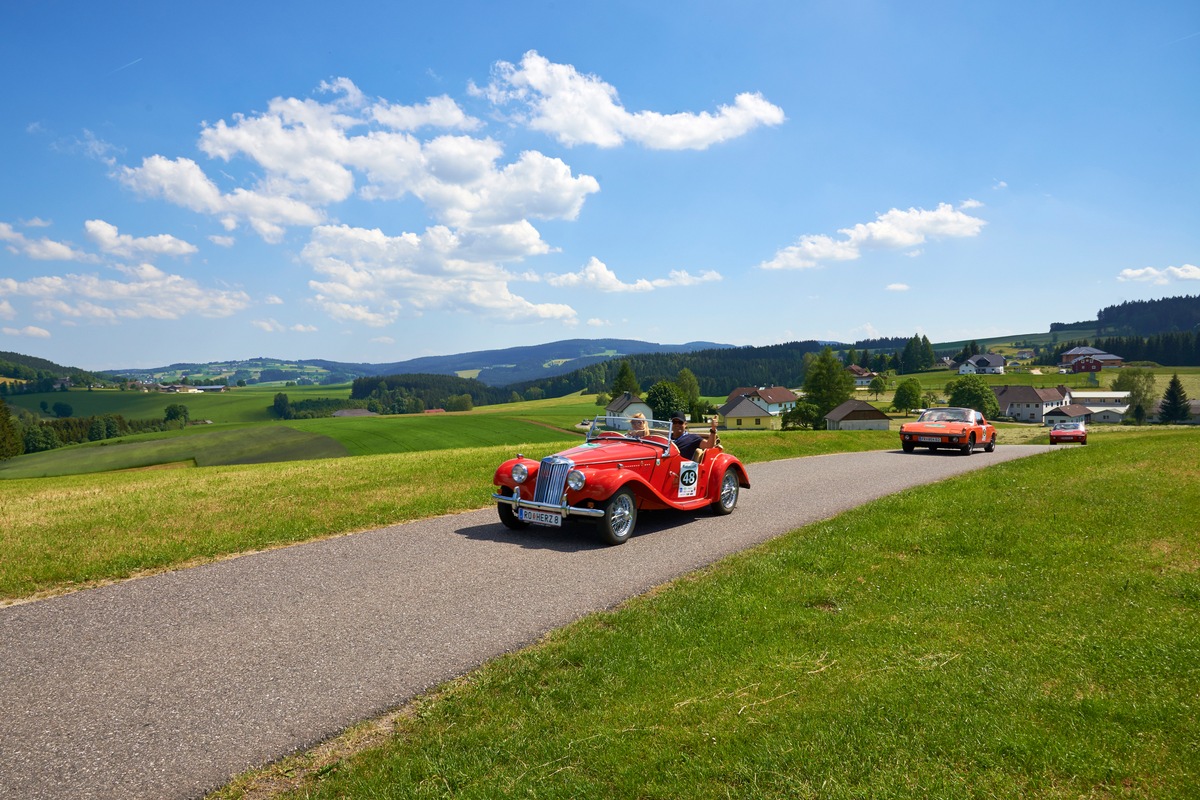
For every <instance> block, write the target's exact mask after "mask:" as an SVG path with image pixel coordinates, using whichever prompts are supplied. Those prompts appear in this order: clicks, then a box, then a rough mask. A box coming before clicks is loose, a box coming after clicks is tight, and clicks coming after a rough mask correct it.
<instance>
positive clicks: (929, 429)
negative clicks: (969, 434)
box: [900, 422, 975, 433]
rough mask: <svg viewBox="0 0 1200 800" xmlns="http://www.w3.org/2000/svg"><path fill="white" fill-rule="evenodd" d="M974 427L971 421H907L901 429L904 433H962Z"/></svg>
mask: <svg viewBox="0 0 1200 800" xmlns="http://www.w3.org/2000/svg"><path fill="white" fill-rule="evenodd" d="M973 427H975V426H974V425H972V424H971V423H969V422H906V423H904V424H903V425H901V426H900V430H901V431H903V432H904V433H962V432H963V431H966V430H969V429H971V428H973Z"/></svg>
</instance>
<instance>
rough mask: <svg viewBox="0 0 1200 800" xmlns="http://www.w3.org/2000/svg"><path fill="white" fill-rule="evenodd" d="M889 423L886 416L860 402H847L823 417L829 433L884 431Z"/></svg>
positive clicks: (873, 407) (889, 420) (871, 406)
mask: <svg viewBox="0 0 1200 800" xmlns="http://www.w3.org/2000/svg"><path fill="white" fill-rule="evenodd" d="M891 423H892V421H891V419H890V418H889V417H888V415H887V414H885V413H883V412H882V411H880V410H879V409H878V408H876V407H875V406H873V405H871V404H870V403H867V402H864V401H862V400H847V401H846V402H844V403H842V404H841V405H840V406H838V407H837V408H835V409H833V410H832V411H830V412H829V413H828V414H826V415H825V427H826V429H828V430H831V431H886V430H887V429H888V427H889V426H890V425H891Z"/></svg>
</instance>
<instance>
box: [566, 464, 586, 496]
mask: <svg viewBox="0 0 1200 800" xmlns="http://www.w3.org/2000/svg"><path fill="white" fill-rule="evenodd" d="M585 483H587V478H585V477H584V476H583V473H582V472H580V471H579V470H577V469H573V470H571V471H570V472H568V473H567V487H568V488H570V490H571V491H573V492H578V491H579V490H580V489H582V488H583V485H584V484H585Z"/></svg>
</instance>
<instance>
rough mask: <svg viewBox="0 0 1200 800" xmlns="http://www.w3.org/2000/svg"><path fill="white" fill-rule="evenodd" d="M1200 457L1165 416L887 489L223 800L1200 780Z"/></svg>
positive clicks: (1166, 794)
mask: <svg viewBox="0 0 1200 800" xmlns="http://www.w3.org/2000/svg"><path fill="white" fill-rule="evenodd" d="M1198 464H1200V430H1194V429H1190V430H1180V429H1175V430H1168V429H1158V430H1152V431H1142V432H1141V433H1140V435H1137V436H1128V437H1119V438H1114V439H1112V440H1111V441H1108V442H1105V443H1103V444H1100V445H1097V446H1089V447H1087V448H1074V449H1071V450H1063V451H1058V452H1054V453H1049V454H1046V455H1044V456H1036V457H1032V458H1028V459H1022V460H1020V461H1016V462H1011V463H1006V464H1001V465H998V466H995V467H992V468H989V469H987V470H983V471H980V472H976V473H972V474H969V475H966V476H962V477H959V478H955V479H952V480H949V481H946V482H943V483H941V484H935V485H931V486H926V487H920V488H917V489H913V490H910V491H906V492H902V493H900V494H897V495H893V496H890V497H887V498H884V499H882V500H879V501H877V502H874V503H871V504H869V505H867V506H864V507H862V508H860V509H857V510H854V511H851V512H847V513H845V514H842V515H839V516H838V517H835V518H833V519H831V520H828V521H825V522H821V523H817V524H814V525H811V526H808V527H806V528H803V529H801V530H798V531H795V532H793V533H792V534H789V535H787V536H784V537H782V538H780V539H777V540H774V541H772V542H769V543H767V544H766V545H763V546H762V547H759V548H757V549H756V550H753V551H750V552H747V553H743V554H739V555H737V556H733V557H731V558H728V559H726V560H724V561H723V562H721V563H719V564H717V565H715V566H714V567H712V568H709V569H707V570H704V571H702V572H701V573H698V574H695V575H691V576H688V577H686V578H683V579H680V580H678V581H676V582H674V583H673V584H671V585H670V586H668V587H664V588H662V589H660V590H657V591H655V592H652V593H650V594H648V595H645V596H643V597H639V598H637V599H635V600H632V601H630V602H629V603H627V604H625V605H624V606H623V607H621V608H619V609H616V610H613V611H609V612H602V613H597V614H593V615H591V616H589V617H587V618H585V619H583V620H581V621H579V622H577V623H575V624H573V625H571V626H569V627H568V628H566V629H564V630H561V631H557V632H555V633H553V634H551V635H550V636H548V637H547V638H546V639H545V640H544V641H543V642H541V643H539V644H537V645H535V646H532V647H529V648H526V649H525V650H522V651H520V652H518V653H514V654H509V655H506V656H502V657H500V658H497V659H496V660H494V661H492V662H490V663H488V664H486V665H485V666H484V667H483V668H481V669H480V670H478V671H476V672H473V673H472V674H470V675H468V676H466V677H465V678H463V679H461V680H458V681H455V682H452V683H451V684H449V685H447V686H444V687H442V688H441V689H440V690H439V691H437V692H435V693H432V694H430V695H427V696H425V697H422V698H420V699H418V700H417V701H415V702H414V703H412V704H411V705H410V706H408V707H407V708H406V709H403V710H401V711H398V712H397V713H394V714H390V715H388V716H387V717H386V718H384V719H383V720H380V721H377V722H375V723H373V724H370V725H363V726H360V727H359V728H356V729H355V730H353V731H351V732H349V733H348V734H347V735H346V736H345V737H342V739H341V740H339V742H335V743H333V744H331V745H329V746H326V747H324V748H322V750H321V752H320V753H319V754H318V753H315V752H314V753H309V754H301V755H297V756H293V757H291V758H289V759H286V760H285V761H284V762H282V763H281V764H278V765H274V766H272V767H269V768H267V769H265V770H261V771H258V772H256V773H253V774H251V775H248V776H244V777H243V778H242V779H239V780H238V781H235V782H234V783H233V784H231V785H230V786H229V787H227V788H225V789H224V790H222V791H221V792H219V793H218V794H217V796H219V797H222V798H240V797H246V796H255V797H260V796H264V795H263V794H262V793H261V792H262V791H263V789H264V787H273V788H274V790H275V791H278V790H279V789H281V788H283V787H289V786H290V787H291V788H292V789H293V792H292V793H290V794H287V796H288V797H296V798H299V797H305V798H367V797H371V798H410V797H411V798H424V797H429V798H443V797H455V798H493V797H516V796H522V797H538V798H576V797H638V798H678V797H689V798H729V797H739V798H741V797H746V798H822V799H824V798H862V797H871V798H928V797H936V798H943V797H954V798H960V797H961V798H995V797H1023V798H1080V797H1086V798H1113V797H1127V798H1191V797H1195V790H1196V786H1197V785H1200V708H1198V707H1197V703H1196V698H1197V697H1198V696H1200V669H1198V668H1197V665H1198V664H1200V575H1198V570H1200V540H1198V539H1197V537H1196V526H1195V521H1196V520H1197V519H1200V471H1198V469H1200V468H1198V467H1197V465H1198ZM1148 472H1152V474H1153V478H1152V479H1149V476H1148ZM1116 487H1121V488H1116ZM981 498H982V499H986V501H981ZM256 792H258V793H256ZM273 796H275V795H273Z"/></svg>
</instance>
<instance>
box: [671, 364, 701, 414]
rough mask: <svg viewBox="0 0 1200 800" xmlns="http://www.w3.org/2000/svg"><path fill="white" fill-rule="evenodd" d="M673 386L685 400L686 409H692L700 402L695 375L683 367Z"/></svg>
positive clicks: (698, 384)
mask: <svg viewBox="0 0 1200 800" xmlns="http://www.w3.org/2000/svg"><path fill="white" fill-rule="evenodd" d="M675 385H676V386H678V387H679V391H680V392H681V393H682V394H683V398H684V399H685V400H687V403H688V409H691V408H694V407H695V405H696V404H697V403H699V402H700V382H699V381H698V380H696V373H694V372H692V371H691V370H690V369H688V368H687V367H684V368H683V369H681V370H679V374H678V375H677V376H675Z"/></svg>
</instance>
